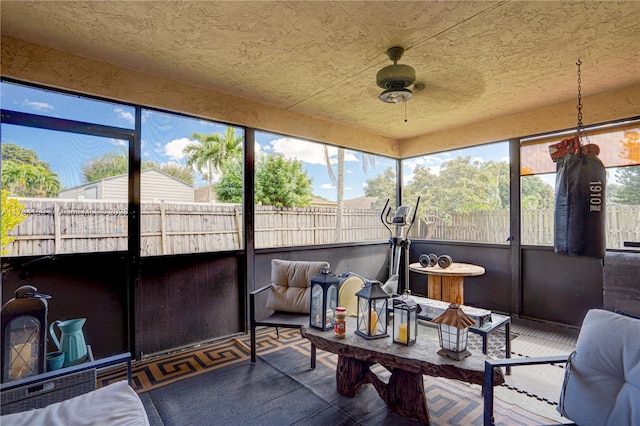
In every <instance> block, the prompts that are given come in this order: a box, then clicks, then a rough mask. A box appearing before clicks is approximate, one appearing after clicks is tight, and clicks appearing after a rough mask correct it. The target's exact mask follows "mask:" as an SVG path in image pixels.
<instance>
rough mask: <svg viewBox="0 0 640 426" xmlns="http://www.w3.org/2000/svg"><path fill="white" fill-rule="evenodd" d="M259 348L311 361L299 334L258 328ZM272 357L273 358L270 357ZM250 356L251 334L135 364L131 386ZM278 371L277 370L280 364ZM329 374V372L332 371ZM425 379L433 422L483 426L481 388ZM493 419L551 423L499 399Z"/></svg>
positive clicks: (114, 372)
mask: <svg viewBox="0 0 640 426" xmlns="http://www.w3.org/2000/svg"><path fill="white" fill-rule="evenodd" d="M503 338H504V336H503ZM503 342H504V340H503ZM496 345H497V344H496ZM257 347H258V356H259V357H260V358H261V359H262V360H263V361H265V362H268V363H273V362H277V361H273V360H274V359H276V360H277V357H276V358H274V356H275V355H278V352H279V351H280V352H282V353H283V354H284V353H285V352H287V351H292V350H293V351H295V352H296V353H298V355H297V356H301V357H304V359H307V360H308V359H309V356H310V344H309V342H308V341H307V340H306V339H303V338H301V337H300V332H299V331H298V330H287V329H285V330H280V338H277V337H276V334H275V331H274V330H273V329H264V330H260V331H259V335H258V336H257ZM270 354H273V355H272V356H270ZM503 355H504V352H503ZM249 358H250V348H249V336H242V337H240V338H234V339H230V340H225V341H221V342H216V343H212V344H209V345H203V346H201V347H198V348H193V349H189V350H185V351H182V352H177V353H173V354H170V355H166V356H161V357H155V358H153V359H149V360H143V361H139V362H134V364H133V368H132V376H133V383H132V385H133V387H134V389H135V390H136V391H137V392H139V393H142V392H147V391H149V390H152V389H156V388H159V387H162V386H166V385H168V384H170V383H174V382H177V381H179V380H182V379H185V378H188V377H193V376H195V375H198V374H200V373H203V372H206V371H210V370H213V369H218V368H223V367H225V366H229V365H233V364H237V363H247V364H248V363H249ZM317 362H318V364H319V365H322V366H325V367H327V368H329V369H330V371H335V366H336V362H337V355H335V354H331V353H329V352H325V351H318V353H317ZM275 367H276V368H277V365H275ZM317 370H318V369H317ZM306 371H307V373H306V374H309V373H308V371H310V370H308V369H307V370H306ZM326 371H327V372H328V373H330V371H329V370H326ZM374 372H375V373H376V374H378V375H379V376H380V377H381V378H382V379H383V380H384V379H385V377H388V374H389V373H388V372H387V370H386V369H384V368H383V367H378V368H376V369H374ZM283 374H292V378H293V379H294V380H297V381H302V382H303V381H304V378H300V377H293V376H295V374H293V373H290V372H287V371H283ZM424 377H425V379H424V380H425V392H426V395H427V400H428V405H429V410H430V414H431V419H432V424H434V425H451V424H455V425H481V424H482V411H483V400H482V395H481V389H480V387H479V386H477V385H470V384H467V383H464V382H459V381H456V380H448V379H443V378H434V377H429V376H424ZM125 378H126V371H125V370H124V369H111V370H108V371H105V372H101V373H100V374H98V383H99V386H104V385H107V384H109V383H113V382H116V381H119V380H123V379H125ZM361 391H362V390H361ZM357 397H358V396H356V398H357ZM495 415H496V419H499V422H498V423H497V424H502V425H540V424H548V423H551V421H550V420H549V419H548V418H545V417H540V416H538V415H536V414H533V413H530V412H528V411H526V410H524V409H522V408H521V407H518V406H515V405H512V404H508V403H506V402H504V401H501V400H499V399H496V400H495Z"/></svg>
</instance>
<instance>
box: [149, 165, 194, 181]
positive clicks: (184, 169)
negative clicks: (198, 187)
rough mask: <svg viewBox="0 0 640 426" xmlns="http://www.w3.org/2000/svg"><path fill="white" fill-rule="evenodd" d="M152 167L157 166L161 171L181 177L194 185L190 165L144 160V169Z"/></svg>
mask: <svg viewBox="0 0 640 426" xmlns="http://www.w3.org/2000/svg"><path fill="white" fill-rule="evenodd" d="M151 168H156V169H158V170H160V171H161V172H164V173H166V174H168V175H170V176H173V177H175V178H177V179H180V180H181V181H183V182H186V183H188V184H190V185H193V169H192V168H191V167H189V166H185V165H183V164H178V163H175V162H170V163H162V164H160V165H158V164H156V163H154V162H152V161H148V162H147V161H145V162H143V164H142V169H143V170H144V169H151Z"/></svg>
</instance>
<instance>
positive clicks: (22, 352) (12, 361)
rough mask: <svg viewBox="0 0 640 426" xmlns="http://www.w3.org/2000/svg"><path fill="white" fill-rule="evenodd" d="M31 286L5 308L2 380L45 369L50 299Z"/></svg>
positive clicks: (21, 290)
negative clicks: (48, 301)
mask: <svg viewBox="0 0 640 426" xmlns="http://www.w3.org/2000/svg"><path fill="white" fill-rule="evenodd" d="M49 297H50V296H47V295H45V294H40V293H38V290H37V289H36V288H35V287H33V286H30V285H26V286H22V287H20V288H18V289H17V290H16V295H15V297H14V298H13V299H11V300H9V301H8V302H7V303H5V305H4V306H3V307H2V314H1V317H2V320H1V321H2V382H3V383H4V382H9V381H12V380H20V379H24V378H25V377H29V376H35V375H37V374H41V373H44V372H45V365H46V351H47V347H46V332H47V301H46V299H48V298H49Z"/></svg>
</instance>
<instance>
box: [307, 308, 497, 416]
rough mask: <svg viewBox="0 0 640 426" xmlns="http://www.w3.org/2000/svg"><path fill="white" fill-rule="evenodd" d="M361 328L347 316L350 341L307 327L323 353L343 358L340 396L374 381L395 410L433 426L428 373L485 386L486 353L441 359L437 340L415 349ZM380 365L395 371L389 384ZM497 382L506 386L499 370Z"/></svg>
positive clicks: (340, 361) (338, 373)
mask: <svg viewBox="0 0 640 426" xmlns="http://www.w3.org/2000/svg"><path fill="white" fill-rule="evenodd" d="M355 327H356V320H355V318H347V336H346V337H345V338H344V339H338V338H336V337H335V336H334V333H333V331H321V330H318V329H315V328H311V327H308V326H303V327H302V329H301V332H302V336H303V337H305V338H307V339H309V340H310V341H311V343H313V344H314V345H315V346H317V347H318V348H319V349H322V350H325V351H328V352H332V353H334V354H337V355H338V364H337V366H336V386H337V390H338V393H339V394H340V395H344V396H347V397H354V396H355V395H356V393H357V392H358V389H360V387H361V386H362V385H364V384H366V383H371V384H372V385H373V387H374V388H375V389H376V391H377V392H378V395H380V398H382V400H383V401H384V402H385V403H386V404H387V407H388V408H389V409H390V410H391V411H394V412H396V413H398V414H401V415H403V416H406V417H410V418H413V419H416V420H418V421H420V422H421V423H424V424H429V423H430V421H429V410H428V408H427V398H426V396H425V393H424V383H423V380H422V375H423V374H427V375H429V376H435V377H446V378H449V379H456V380H462V381H465V382H468V383H475V384H478V385H482V384H483V380H484V361H485V360H487V359H489V358H488V357H487V356H486V355H480V354H474V355H472V356H470V357H468V358H465V359H464V360H462V361H454V360H452V359H449V358H447V357H444V356H441V355H438V354H437V352H438V350H439V349H440V346H439V344H438V343H437V342H435V341H433V340H429V339H425V338H423V339H420V336H418V340H417V342H416V344H415V345H412V346H405V345H400V344H397V343H393V342H392V339H391V337H385V338H380V339H373V340H367V339H365V338H363V337H361V336H358V335H356V334H355V333H354V330H355ZM374 364H380V365H382V366H383V367H385V368H386V369H387V370H389V371H390V372H391V377H390V378H389V382H388V383H385V382H384V381H382V379H380V378H379V377H378V376H377V375H376V374H375V373H374V372H373V371H371V369H370V367H371V366H372V365H374ZM493 381H494V385H499V384H502V383H504V375H503V373H502V371H501V370H500V369H496V370H495V375H494V378H493Z"/></svg>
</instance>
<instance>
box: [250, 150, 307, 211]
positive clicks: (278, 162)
mask: <svg viewBox="0 0 640 426" xmlns="http://www.w3.org/2000/svg"><path fill="white" fill-rule="evenodd" d="M255 186H256V188H255V201H256V203H261V204H265V205H270V206H276V207H306V206H308V205H309V202H310V201H311V191H312V187H311V178H309V176H308V175H307V173H306V172H305V171H304V169H303V167H302V162H301V161H298V160H288V159H286V158H284V156H283V155H282V154H269V155H264V156H262V157H261V158H260V160H259V161H258V164H257V165H256V185H255Z"/></svg>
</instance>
